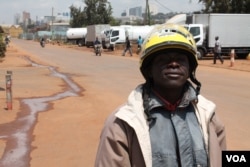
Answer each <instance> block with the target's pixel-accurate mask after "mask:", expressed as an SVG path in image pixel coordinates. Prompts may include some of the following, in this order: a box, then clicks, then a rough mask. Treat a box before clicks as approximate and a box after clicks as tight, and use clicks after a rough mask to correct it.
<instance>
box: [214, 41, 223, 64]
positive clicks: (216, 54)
mask: <svg viewBox="0 0 250 167" xmlns="http://www.w3.org/2000/svg"><path fill="white" fill-rule="evenodd" d="M217 58H219V59H220V62H221V64H223V62H224V60H223V59H222V57H221V45H220V41H219V37H218V36H216V37H215V44H214V64H216V59H217Z"/></svg>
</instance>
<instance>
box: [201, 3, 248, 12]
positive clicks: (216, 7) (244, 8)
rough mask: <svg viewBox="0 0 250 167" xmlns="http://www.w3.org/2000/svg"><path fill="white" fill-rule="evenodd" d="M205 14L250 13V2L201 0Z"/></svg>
mask: <svg viewBox="0 0 250 167" xmlns="http://www.w3.org/2000/svg"><path fill="white" fill-rule="evenodd" d="M199 2H201V3H203V4H204V6H205V9H204V11H203V12H204V13H250V0H220V1H218V0H199Z"/></svg>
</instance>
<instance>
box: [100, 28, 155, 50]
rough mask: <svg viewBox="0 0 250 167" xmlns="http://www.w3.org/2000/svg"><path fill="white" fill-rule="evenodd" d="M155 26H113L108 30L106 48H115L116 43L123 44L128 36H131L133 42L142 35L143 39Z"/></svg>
mask: <svg viewBox="0 0 250 167" xmlns="http://www.w3.org/2000/svg"><path fill="white" fill-rule="evenodd" d="M153 28H154V26H131V25H121V26H114V27H111V28H110V29H109V30H106V32H105V34H106V39H105V48H108V49H111V50H114V48H115V44H123V43H125V41H126V37H129V40H130V41H131V42H134V41H136V40H137V39H138V37H139V36H141V38H142V39H145V37H146V36H147V35H148V33H149V32H150V31H151V30H152V29H153Z"/></svg>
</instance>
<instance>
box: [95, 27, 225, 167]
mask: <svg viewBox="0 0 250 167" xmlns="http://www.w3.org/2000/svg"><path fill="white" fill-rule="evenodd" d="M140 63H141V66H140V70H141V73H142V75H143V76H144V78H145V80H146V82H145V83H144V84H141V85H139V86H138V87H137V88H136V89H134V90H133V91H132V92H131V94H130V95H129V97H128V101H127V103H126V104H124V105H123V106H121V107H120V108H119V109H118V110H117V111H115V112H114V113H112V114H111V115H110V116H109V118H108V119H107V121H106V123H105V126H104V128H103V131H102V134H101V139H100V143H99V148H98V151H97V156H96V162H95V166H96V167H107V166H108V167H135V166H138V167H152V166H153V167H193V166H202V167H208V166H209V167H220V166H221V152H222V150H224V149H225V148H226V141H225V130H224V126H223V124H221V122H220V121H219V119H218V117H217V115H216V114H215V104H214V103H213V102H211V101H209V100H207V99H206V98H204V97H203V96H201V95H199V92H200V88H201V84H200V82H199V81H198V80H197V79H196V77H195V71H196V68H197V66H198V63H197V58H196V46H195V42H194V40H193V38H192V35H191V34H190V33H189V32H188V31H187V30H186V29H185V28H183V27H181V26H178V25H172V24H163V25H160V26H158V27H156V28H155V30H154V31H153V32H152V33H151V34H150V35H149V37H148V38H147V39H146V42H145V43H144V46H143V47H142V52H141V61H140ZM193 85H196V88H195V87H194V86H193Z"/></svg>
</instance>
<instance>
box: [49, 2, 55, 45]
mask: <svg viewBox="0 0 250 167" xmlns="http://www.w3.org/2000/svg"><path fill="white" fill-rule="evenodd" d="M53 21H54V7H52V16H51V27H50V30H51V40H52V39H53Z"/></svg>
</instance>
